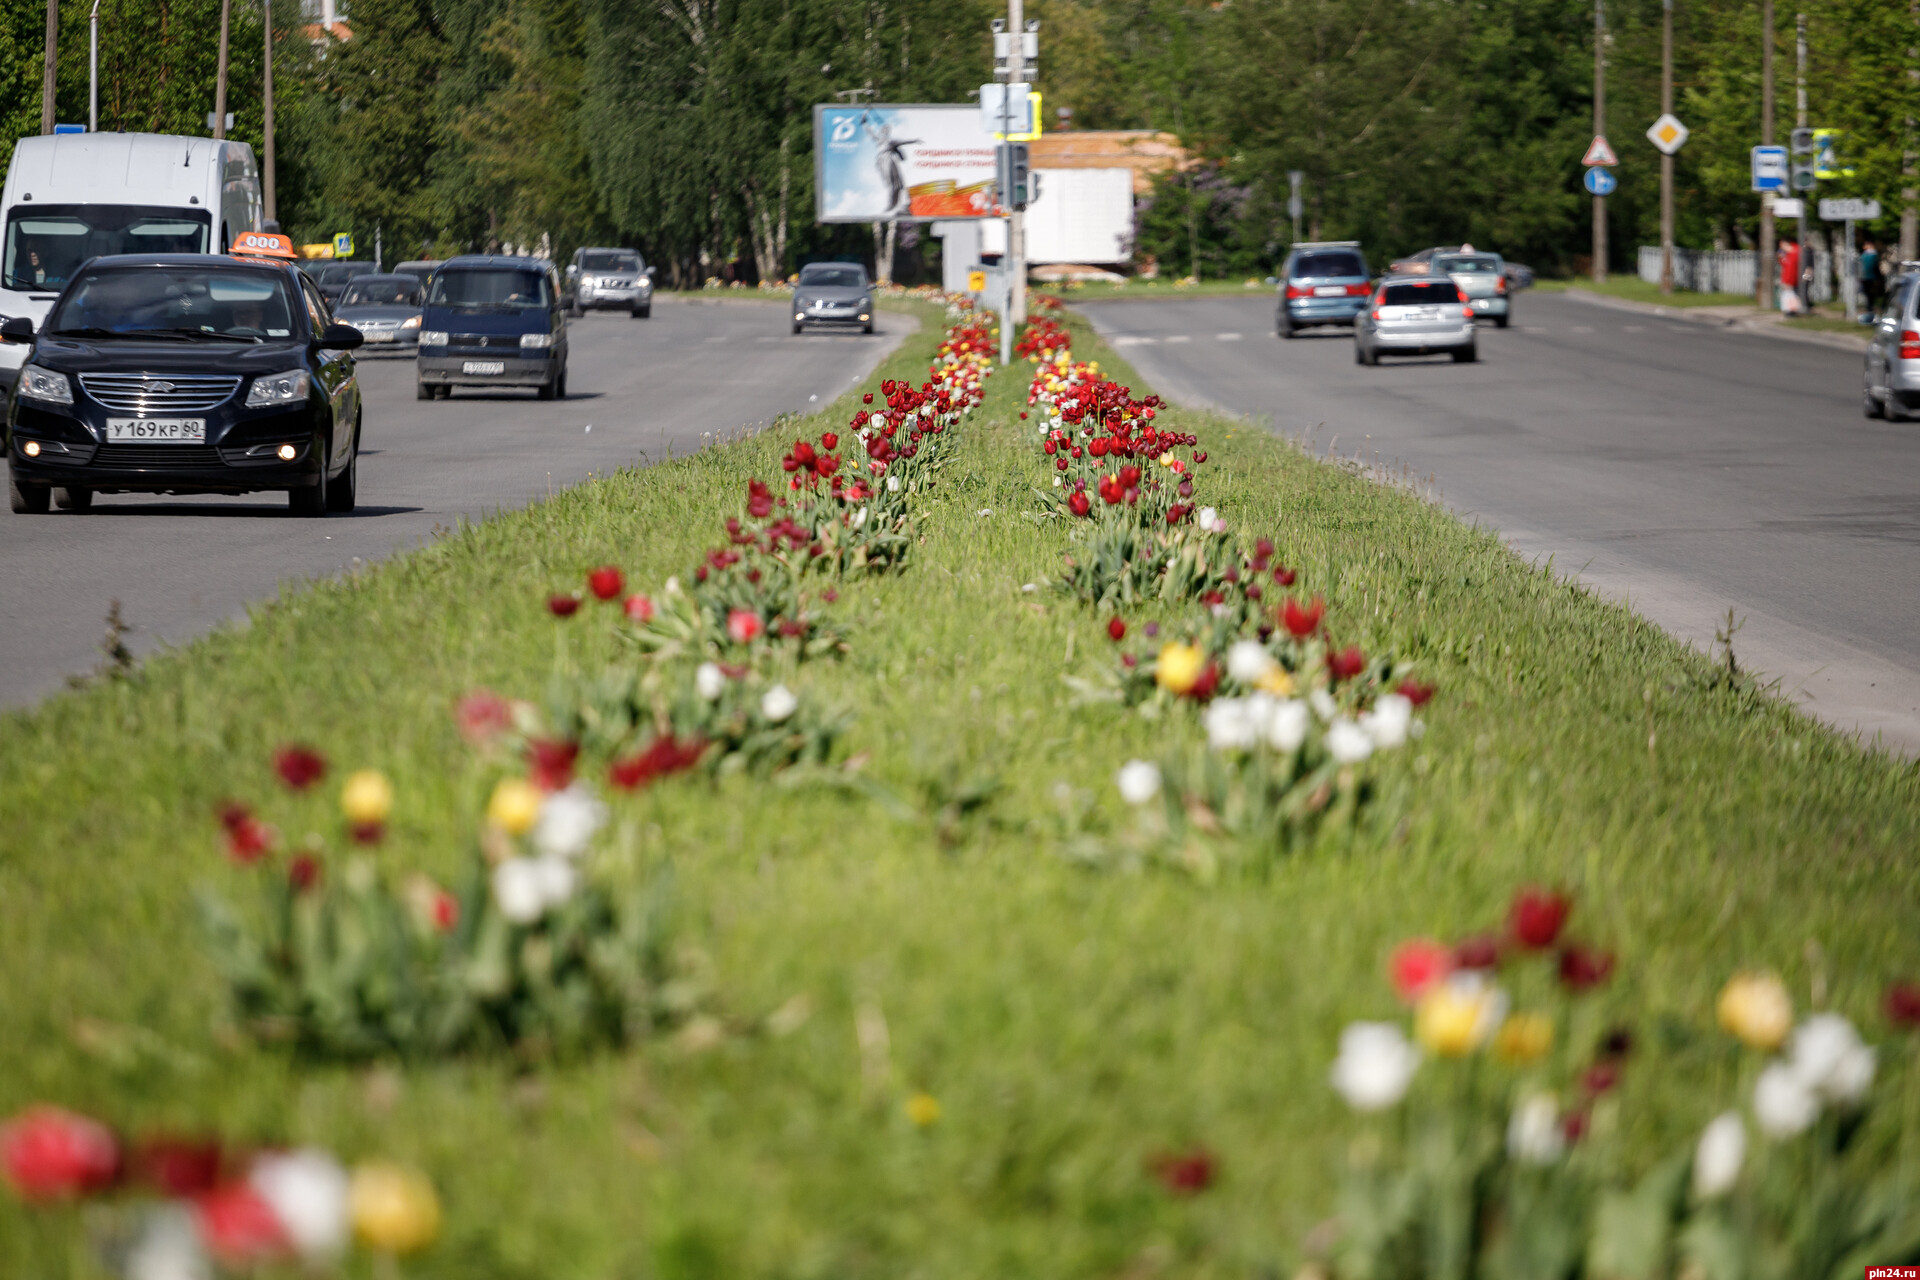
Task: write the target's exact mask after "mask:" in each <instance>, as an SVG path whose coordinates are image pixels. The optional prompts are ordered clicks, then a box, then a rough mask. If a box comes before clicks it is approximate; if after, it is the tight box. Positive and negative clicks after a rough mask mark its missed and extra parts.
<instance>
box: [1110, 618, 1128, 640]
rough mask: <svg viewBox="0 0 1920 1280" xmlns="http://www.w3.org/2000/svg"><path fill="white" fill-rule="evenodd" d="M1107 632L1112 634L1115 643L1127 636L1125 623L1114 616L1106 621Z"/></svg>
mask: <svg viewBox="0 0 1920 1280" xmlns="http://www.w3.org/2000/svg"><path fill="white" fill-rule="evenodd" d="M1107 634H1108V635H1110V636H1112V637H1113V639H1114V640H1115V642H1116V643H1117V642H1119V641H1121V640H1125V639H1126V638H1127V624H1126V623H1125V622H1123V621H1121V620H1120V619H1119V618H1114V619H1112V620H1110V621H1109V622H1108V623H1107Z"/></svg>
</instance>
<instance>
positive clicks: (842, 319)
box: [793, 262, 873, 333]
mask: <svg viewBox="0 0 1920 1280" xmlns="http://www.w3.org/2000/svg"><path fill="white" fill-rule="evenodd" d="M810 324H857V325H859V326H860V331H861V332H862V333H872V332H873V285H872V283H871V282H869V281H868V279H867V269H866V268H865V267H863V266H861V265H860V264H859V263H857V262H809V263H808V264H807V265H806V266H804V267H802V268H800V279H799V280H798V281H797V282H795V284H794V286H793V331H794V332H795V333H800V332H801V331H803V330H804V329H805V328H806V327H807V326H808V325H810Z"/></svg>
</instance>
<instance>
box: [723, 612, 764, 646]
mask: <svg viewBox="0 0 1920 1280" xmlns="http://www.w3.org/2000/svg"><path fill="white" fill-rule="evenodd" d="M766 629H767V624H766V623H764V622H762V621H761V620H760V615H759V614H757V613H755V612H753V611H752V610H751V609H734V610H732V611H731V612H729V613H728V614H727V635H728V636H729V637H730V638H731V639H732V640H733V642H734V643H735V644H749V643H751V642H752V641H753V640H754V639H755V638H757V637H758V636H759V635H760V633H761V632H763V631H765V630H766Z"/></svg>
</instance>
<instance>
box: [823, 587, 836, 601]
mask: <svg viewBox="0 0 1920 1280" xmlns="http://www.w3.org/2000/svg"><path fill="white" fill-rule="evenodd" d="M820 598H821V599H822V600H825V601H826V602H827V603H828V604H832V603H833V602H834V601H836V600H838V599H839V598H840V593H839V592H838V591H835V590H834V589H833V588H832V587H828V588H827V589H826V590H825V591H822V592H821V593H820Z"/></svg>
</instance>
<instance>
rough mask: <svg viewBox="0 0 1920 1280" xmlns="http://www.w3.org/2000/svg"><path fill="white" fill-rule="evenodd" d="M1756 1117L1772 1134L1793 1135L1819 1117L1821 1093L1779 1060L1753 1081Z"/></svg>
mask: <svg viewBox="0 0 1920 1280" xmlns="http://www.w3.org/2000/svg"><path fill="white" fill-rule="evenodd" d="M1753 1118H1754V1119H1755V1120H1756V1121H1758V1122H1759V1124H1760V1131H1761V1132H1762V1133H1764V1134H1766V1135H1767V1136H1768V1137H1769V1138H1791V1137H1794V1136H1796V1135H1798V1134H1801V1133H1804V1132H1805V1131H1806V1130H1807V1127H1808V1126H1809V1125H1811V1124H1812V1123H1813V1122H1814V1121H1815V1120H1818V1119H1819V1118H1820V1097H1819V1095H1818V1094H1816V1093H1815V1092H1814V1091H1813V1090H1811V1089H1809V1088H1807V1086H1806V1085H1805V1084H1803V1083H1802V1082H1801V1080H1800V1077H1799V1076H1798V1075H1796V1074H1794V1070H1793V1068H1792V1067H1790V1066H1788V1065H1787V1064H1786V1063H1784V1062H1776V1063H1774V1064H1773V1065H1772V1066H1770V1067H1768V1068H1766V1069H1765V1070H1764V1071H1762V1072H1761V1073H1760V1078H1759V1079H1758V1080H1756V1081H1755V1082H1754V1086H1753Z"/></svg>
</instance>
